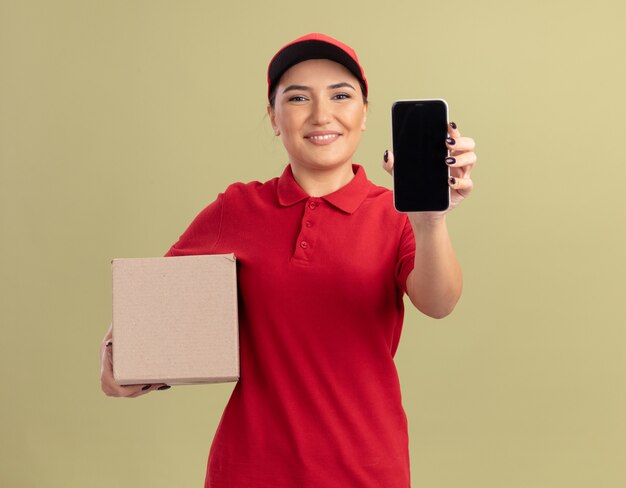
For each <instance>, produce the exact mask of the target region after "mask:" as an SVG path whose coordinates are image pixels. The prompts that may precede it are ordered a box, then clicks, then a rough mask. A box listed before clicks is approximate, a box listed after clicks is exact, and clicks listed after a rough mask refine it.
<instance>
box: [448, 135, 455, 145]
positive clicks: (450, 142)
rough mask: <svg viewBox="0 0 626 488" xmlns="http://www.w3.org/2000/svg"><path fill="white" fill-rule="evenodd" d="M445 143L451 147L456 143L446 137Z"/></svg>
mask: <svg viewBox="0 0 626 488" xmlns="http://www.w3.org/2000/svg"><path fill="white" fill-rule="evenodd" d="M446 142H447V143H448V144H450V145H451V146H454V143H455V142H456V141H455V140H454V139H452V137H448V138H447V139H446Z"/></svg>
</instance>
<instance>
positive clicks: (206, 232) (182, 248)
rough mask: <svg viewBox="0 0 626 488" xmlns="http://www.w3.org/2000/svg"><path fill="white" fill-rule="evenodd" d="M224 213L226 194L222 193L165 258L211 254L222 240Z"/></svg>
mask: <svg viewBox="0 0 626 488" xmlns="http://www.w3.org/2000/svg"><path fill="white" fill-rule="evenodd" d="M223 213H224V194H223V193H220V194H219V195H218V197H217V199H216V200H215V201H214V202H213V203H211V204H210V205H208V206H207V207H205V208H204V209H203V210H202V211H201V212H200V213H199V214H198V215H197V216H196V218H195V219H194V220H193V221H192V222H191V224H190V225H189V227H187V230H185V232H183V234H182V235H181V236H180V237H179V239H178V241H177V242H176V243H175V244H174V245H173V246H172V247H171V248H170V250H169V251H167V253H165V256H187V255H194V254H211V251H212V250H213V249H214V248H215V246H216V244H217V242H218V241H219V239H220V232H221V229H222V216H223Z"/></svg>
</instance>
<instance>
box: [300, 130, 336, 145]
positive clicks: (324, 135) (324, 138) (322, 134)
mask: <svg viewBox="0 0 626 488" xmlns="http://www.w3.org/2000/svg"><path fill="white" fill-rule="evenodd" d="M339 137H341V133H340V132H336V131H314V132H309V133H308V134H307V135H305V136H304V138H305V139H306V140H307V141H309V142H310V143H311V144H315V145H316V146H326V145H328V144H332V143H333V142H335V141H336V140H337V139H339Z"/></svg>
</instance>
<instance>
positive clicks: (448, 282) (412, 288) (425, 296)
mask: <svg viewBox="0 0 626 488" xmlns="http://www.w3.org/2000/svg"><path fill="white" fill-rule="evenodd" d="M409 220H410V222H411V227H412V228H413V234H414V236H415V249H416V252H415V267H414V268H413V270H412V271H411V272H410V273H409V275H408V277H407V280H406V293H407V295H408V296H409V298H410V299H411V303H413V305H415V307H416V308H417V309H418V310H419V311H420V312H422V313H424V314H426V315H428V316H430V317H433V318H437V319H439V318H443V317H445V316H446V315H448V314H449V313H450V312H452V310H453V309H454V307H455V305H456V303H457V302H458V300H459V298H460V296H461V289H462V287H463V277H462V273H461V267H460V266H459V263H458V261H457V259H456V255H455V253H454V249H453V248H452V242H450V236H449V235H448V227H447V225H446V220H445V216H443V215H442V216H434V217H432V216H420V215H419V214H417V215H416V214H410V215H409Z"/></svg>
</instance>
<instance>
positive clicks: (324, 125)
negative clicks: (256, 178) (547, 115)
mask: <svg viewBox="0 0 626 488" xmlns="http://www.w3.org/2000/svg"><path fill="white" fill-rule="evenodd" d="M367 90H368V85H367V80H366V78H365V74H364V72H363V69H362V68H361V66H360V64H359V61H358V58H357V56H356V54H355V53H354V51H353V50H352V49H351V48H350V47H348V46H346V45H345V44H343V43H341V42H339V41H337V40H335V39H332V38H330V37H328V36H325V35H322V34H310V35H307V36H304V37H302V38H299V39H296V40H295V41H293V42H292V43H290V44H288V45H286V46H285V47H283V48H282V49H281V50H280V51H279V52H278V53H277V54H276V55H275V56H274V58H272V60H271V61H270V65H269V69H268V99H269V105H268V114H269V117H270V121H271V124H272V127H273V129H274V131H275V133H276V135H277V136H278V137H280V138H281V140H282V142H283V145H284V146H285V150H286V152H287V155H288V162H289V164H288V165H287V166H286V168H285V170H284V172H283V173H282V175H281V176H280V177H278V178H274V179H272V180H270V181H267V182H265V183H260V182H252V183H248V184H243V183H235V184H233V185H231V186H229V187H228V188H227V189H226V191H224V192H223V193H221V194H219V195H218V197H217V199H216V200H215V201H214V202H213V203H211V204H210V205H209V206H207V207H206V208H205V209H204V210H202V211H201V212H200V213H199V215H198V216H197V217H196V218H195V220H194V221H193V222H192V223H191V225H190V226H189V227H188V228H187V230H186V231H185V232H184V233H183V234H182V235H181V236H180V239H179V240H178V242H176V243H175V244H174V245H173V246H172V247H171V248H170V250H169V251H168V252H167V255H168V256H179V255H189V254H218V253H230V252H234V253H235V255H236V256H237V260H238V266H239V267H238V286H239V292H240V316H239V319H240V324H239V327H240V355H241V379H240V380H239V382H238V383H237V384H236V385H235V388H234V390H233V393H232V395H231V397H230V400H229V402H228V405H227V406H226V409H225V411H224V413H223V416H222V419H221V421H220V424H219V427H218V429H217V432H216V434H215V438H214V440H213V444H212V446H211V450H210V454H209V460H208V466H207V475H206V482H205V486H207V487H214V488H261V487H271V488H294V487H298V488H305V487H315V488H320V487H324V488H329V487H341V488H346V487H372V488H374V487H375V488H381V487H384V488H406V487H408V486H410V475H409V450H408V430H407V419H406V415H405V412H404V409H403V407H402V403H401V392H400V384H399V381H398V375H397V372H396V368H395V364H394V361H393V357H394V354H395V352H396V349H397V347H398V342H399V339H400V333H401V329H402V321H403V314H404V309H403V301H402V296H403V294H404V293H407V294H408V296H409V298H410V300H411V302H412V303H413V304H414V305H415V306H416V307H417V308H418V309H419V310H420V311H422V312H423V313H425V314H427V315H429V316H431V317H444V316H445V315H447V314H449V313H450V312H451V311H452V309H453V308H454V306H455V304H456V302H457V300H458V299H459V296H460V293H461V270H460V268H459V264H458V262H457V260H456V257H455V255H454V251H453V248H452V245H451V243H450V239H449V236H448V231H447V227H446V220H445V219H446V213H447V211H446V212H431V213H410V214H401V213H398V212H397V211H396V210H395V209H394V207H393V200H392V192H391V191H390V190H388V189H386V188H383V187H379V186H376V185H374V184H373V183H371V182H370V181H369V180H368V179H367V177H366V175H365V170H364V169H363V168H362V167H361V166H359V165H356V164H353V161H352V157H353V155H354V152H355V151H356V149H357V147H358V145H359V141H360V139H361V134H362V132H363V131H364V130H365V124H366V119H367V109H368V104H367ZM448 135H449V137H448V139H447V140H446V144H447V146H448V148H449V149H450V151H451V158H448V159H447V160H446V161H442V162H441V164H449V165H450V167H451V174H452V175H453V176H452V178H450V181H449V185H450V187H451V188H452V192H451V193H452V203H451V206H450V209H452V208H454V207H456V206H457V205H458V204H459V203H460V202H461V201H462V200H463V198H464V197H466V196H467V195H468V194H469V193H470V191H471V189H472V182H471V179H470V172H471V170H472V168H473V166H474V164H475V162H476V156H475V154H474V142H473V140H472V139H470V138H466V137H461V135H460V133H459V131H458V129H457V128H456V125H455V124H453V123H451V124H450V127H449V134H448ZM384 159H385V162H384V164H383V166H384V168H385V169H386V170H387V171H389V172H391V171H392V168H393V155H392V154H391V153H389V152H387V151H385V157H384ZM448 211H449V210H448ZM110 339H111V330H109V332H108V333H107V335H106V337H105V339H104V341H103V344H102V346H101V355H102V374H101V382H102V388H103V390H104V392H105V393H106V394H107V395H111V396H124V397H136V396H140V395H143V394H145V393H148V392H150V391H153V390H155V389H164V388H167V387H168V386H167V385H145V386H143V385H137V386H127V387H122V386H119V385H116V384H115V382H114V380H113V377H112V364H111V361H112V360H111V354H110V351H111V348H112V347H113V346H112V344H111V341H110Z"/></svg>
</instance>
